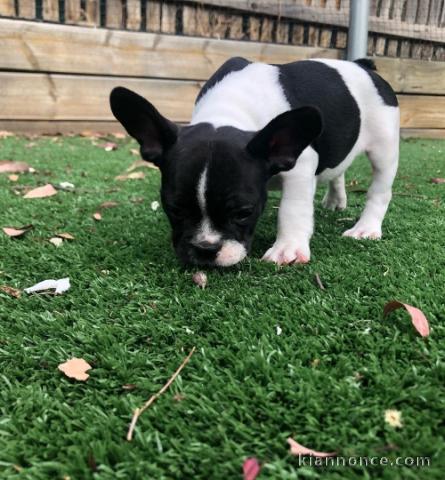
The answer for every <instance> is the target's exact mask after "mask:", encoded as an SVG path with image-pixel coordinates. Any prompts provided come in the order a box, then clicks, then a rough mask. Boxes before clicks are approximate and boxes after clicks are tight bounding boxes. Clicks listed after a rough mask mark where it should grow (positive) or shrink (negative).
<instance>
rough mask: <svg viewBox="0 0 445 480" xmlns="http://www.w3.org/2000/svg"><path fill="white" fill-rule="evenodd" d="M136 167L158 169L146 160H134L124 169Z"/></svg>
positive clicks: (128, 169)
mask: <svg viewBox="0 0 445 480" xmlns="http://www.w3.org/2000/svg"><path fill="white" fill-rule="evenodd" d="M136 168H154V169H155V170H159V169H158V167H157V166H156V165H155V164H154V163H151V162H147V161H146V160H136V161H135V162H133V163H132V164H131V165H130V166H129V167H128V168H127V170H126V171H127V172H132V171H133V170H136Z"/></svg>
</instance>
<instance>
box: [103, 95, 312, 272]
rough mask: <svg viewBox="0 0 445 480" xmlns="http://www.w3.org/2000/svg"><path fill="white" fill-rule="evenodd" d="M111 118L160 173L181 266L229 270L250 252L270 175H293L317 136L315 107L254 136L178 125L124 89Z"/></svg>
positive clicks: (286, 117)
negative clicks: (190, 265) (122, 127)
mask: <svg viewBox="0 0 445 480" xmlns="http://www.w3.org/2000/svg"><path fill="white" fill-rule="evenodd" d="M110 103H111V109H112V111H113V114H114V116H115V117H116V118H117V119H118V120H119V121H120V122H121V123H122V125H123V126H124V127H125V129H126V130H127V132H128V133H129V134H130V135H131V136H132V137H134V138H135V139H136V140H137V141H138V143H139V145H140V150H141V156H142V158H144V159H145V160H147V161H150V162H153V163H154V164H156V165H157V166H158V167H159V168H160V170H161V174H162V187H161V199H162V205H163V208H164V210H165V213H166V214H167V216H168V219H169V221H170V224H171V227H172V231H173V235H172V238H173V245H174V248H175V250H176V253H177V255H178V257H179V259H180V260H181V261H182V262H183V263H185V264H195V265H216V266H230V265H234V264H236V263H238V262H239V261H241V260H242V259H243V258H244V257H245V256H246V255H247V253H248V251H249V249H250V246H251V243H252V237H253V232H254V229H255V226H256V224H257V221H258V218H259V216H260V214H261V212H262V211H263V209H264V205H265V203H266V198H267V183H268V180H269V179H270V177H271V176H272V175H275V174H277V173H279V172H282V171H286V170H290V169H291V168H293V167H294V166H295V163H296V159H297V158H298V156H299V155H300V154H301V152H302V151H303V150H304V149H305V148H306V147H307V146H308V145H309V144H310V143H311V142H312V141H313V140H314V139H315V138H316V137H317V136H318V135H319V134H320V132H321V129H322V126H321V118H320V114H319V112H318V110H316V109H315V108H313V107H302V108H299V109H297V110H291V111H289V112H286V113H283V114H281V115H279V116H278V117H276V118H275V119H274V120H272V121H271V122H270V123H269V124H268V125H266V126H265V127H264V128H263V129H262V130H260V131H259V132H246V131H243V130H239V129H236V128H233V127H220V128H217V129H215V128H214V127H213V126H212V125H210V124H208V123H199V124H196V125H189V126H187V127H182V128H180V127H178V126H177V125H176V124H174V123H173V122H171V121H169V120H167V119H166V118H165V117H163V116H162V115H161V114H160V113H159V112H158V111H157V110H156V109H155V107H154V106H153V105H152V104H151V103H149V102H148V101H147V100H145V99H144V98H142V97H141V96H139V95H137V94H136V93H133V92H131V91H130V90H127V89H125V88H122V87H118V88H115V89H114V90H113V91H112V92H111V96H110Z"/></svg>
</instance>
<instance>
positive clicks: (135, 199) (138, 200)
mask: <svg viewBox="0 0 445 480" xmlns="http://www.w3.org/2000/svg"><path fill="white" fill-rule="evenodd" d="M130 202H131V203H144V202H145V198H144V197H133V198H130Z"/></svg>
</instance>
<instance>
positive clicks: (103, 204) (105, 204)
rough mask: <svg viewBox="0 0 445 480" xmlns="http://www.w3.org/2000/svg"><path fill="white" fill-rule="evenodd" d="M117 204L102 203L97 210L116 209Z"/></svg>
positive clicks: (110, 202) (111, 202)
mask: <svg viewBox="0 0 445 480" xmlns="http://www.w3.org/2000/svg"><path fill="white" fill-rule="evenodd" d="M118 205H119V204H118V203H117V202H113V201H108V202H103V203H101V204H100V205H99V208H114V207H117V206H118Z"/></svg>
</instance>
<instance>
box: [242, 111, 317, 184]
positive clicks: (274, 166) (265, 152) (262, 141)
mask: <svg viewBox="0 0 445 480" xmlns="http://www.w3.org/2000/svg"><path fill="white" fill-rule="evenodd" d="M322 130H323V124H322V120H321V114H320V111H319V110H318V108H315V107H301V108H297V109H295V110H290V111H288V112H284V113H282V114H281V115H278V117H275V118H274V119H273V120H272V121H271V122H270V123H268V124H267V125H266V126H265V127H264V128H263V129H262V130H260V131H259V132H257V133H256V134H255V136H254V137H253V138H252V140H250V142H249V143H248V145H247V150H248V152H249V153H250V154H251V155H253V156H254V157H259V158H263V159H265V160H266V162H267V164H268V168H269V173H270V175H275V174H277V173H278V172H285V171H287V170H290V169H291V168H294V166H295V164H296V162H297V158H298V157H299V156H300V154H301V153H302V152H303V150H304V149H305V148H306V147H307V146H308V145H310V144H311V143H312V142H313V141H314V140H315V139H316V138H317V137H318V136H319V135H320V133H321V132H322Z"/></svg>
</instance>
